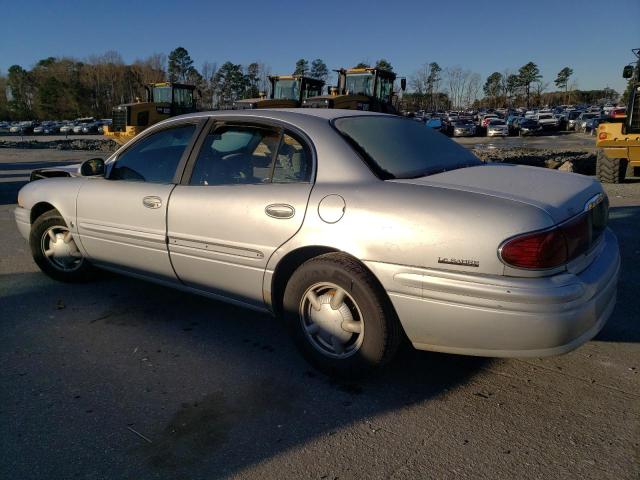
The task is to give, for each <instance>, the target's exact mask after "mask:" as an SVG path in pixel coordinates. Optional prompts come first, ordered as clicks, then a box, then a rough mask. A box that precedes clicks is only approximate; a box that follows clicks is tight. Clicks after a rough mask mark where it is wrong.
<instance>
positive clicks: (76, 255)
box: [29, 210, 93, 282]
mask: <svg viewBox="0 0 640 480" xmlns="http://www.w3.org/2000/svg"><path fill="white" fill-rule="evenodd" d="M29 243H30V246H31V254H32V256H33V259H34V260H35V262H36V264H37V265H38V267H40V270H42V271H43V272H44V273H46V274H47V275H49V276H50V277H51V278H54V279H55V280H60V281H62V282H82V281H86V280H88V279H90V277H91V276H92V274H93V267H92V266H91V264H90V263H89V262H88V261H87V260H86V259H85V258H84V257H83V256H82V253H81V252H80V250H79V249H78V246H77V245H76V242H75V240H74V239H73V235H72V234H71V231H70V230H69V227H68V226H67V224H66V222H65V221H64V218H62V216H61V215H60V213H58V212H57V211H55V210H51V211H48V212H46V213H44V214H42V215H41V216H40V217H38V218H37V219H36V220H35V221H34V222H33V225H31V234H30V237H29Z"/></svg>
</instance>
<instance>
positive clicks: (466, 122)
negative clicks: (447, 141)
mask: <svg viewBox="0 0 640 480" xmlns="http://www.w3.org/2000/svg"><path fill="white" fill-rule="evenodd" d="M451 134H452V135H453V136H454V137H473V136H474V135H475V134H476V126H475V125H474V123H473V121H472V120H470V119H459V120H457V121H455V122H453V125H452V132H451Z"/></svg>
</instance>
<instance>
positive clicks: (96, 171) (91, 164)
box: [80, 158, 104, 177]
mask: <svg viewBox="0 0 640 480" xmlns="http://www.w3.org/2000/svg"><path fill="white" fill-rule="evenodd" d="M80 174H81V175H82V176H83V177H97V176H104V160H103V159H102V158H90V159H89V160H85V161H84V162H83V163H82V165H81V166H80Z"/></svg>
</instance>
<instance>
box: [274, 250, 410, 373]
mask: <svg viewBox="0 0 640 480" xmlns="http://www.w3.org/2000/svg"><path fill="white" fill-rule="evenodd" d="M283 313H284V318H285V321H286V323H287V325H288V327H289V329H290V331H291V333H292V335H293V338H294V340H295V342H296V345H297V346H298V348H299V349H300V350H301V351H302V353H303V355H304V356H305V357H306V358H307V360H309V361H310V362H311V363H312V364H313V365H314V366H316V367H317V368H318V369H320V370H322V371H324V372H326V373H328V374H331V375H332V374H335V375H339V376H344V377H355V376H359V375H362V374H363V373H365V372H367V371H369V370H371V369H373V368H374V367H378V366H380V365H383V364H384V363H386V362H388V361H389V360H390V359H391V358H392V357H393V355H394V354H395V352H396V350H397V348H398V345H399V344H400V339H401V327H400V323H399V321H398V319H397V317H396V315H395V312H394V311H393V308H392V306H391V304H390V301H389V299H388V297H387V296H386V293H385V292H384V290H383V289H382V287H381V286H380V285H379V284H378V283H377V281H376V280H375V279H374V278H373V277H372V275H371V274H370V273H369V272H368V271H367V270H366V269H365V268H364V267H363V266H362V265H361V264H360V263H359V262H357V261H356V260H355V259H353V258H351V257H349V256H348V255H345V254H342V253H331V254H326V255H322V256H319V257H316V258H313V259H311V260H309V261H307V262H305V263H304V264H303V265H301V266H300V267H299V268H298V269H297V270H296V271H295V272H294V274H293V275H292V276H291V278H290V280H289V282H288V283H287V287H286V289H285V293H284V299H283Z"/></svg>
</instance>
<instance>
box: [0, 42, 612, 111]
mask: <svg viewBox="0 0 640 480" xmlns="http://www.w3.org/2000/svg"><path fill="white" fill-rule="evenodd" d="M370 65H375V66H376V67H378V68H385V69H388V70H393V67H392V65H391V64H390V63H389V62H388V61H387V60H385V59H380V60H378V61H377V62H375V63H373V62H369V61H362V62H360V63H358V64H357V65H356V67H368V66H370ZM277 73H295V74H303V75H309V76H311V77H314V78H319V79H322V80H325V81H327V80H328V79H329V77H330V74H329V69H328V68H327V65H326V64H325V63H324V61H323V60H322V59H319V58H318V59H315V60H313V61H311V62H309V61H308V60H306V59H299V60H298V61H297V62H296V63H295V66H294V67H293V68H292V71H291V72H277ZM270 74H271V68H270V67H269V65H267V64H265V63H260V62H253V63H250V64H249V65H246V66H245V65H241V64H235V63H233V62H225V63H223V64H222V65H220V66H218V64H217V63H215V62H204V63H203V64H202V65H201V67H200V69H199V70H198V69H197V68H196V67H195V66H194V62H193V60H192V59H191V57H190V55H189V52H188V51H187V50H186V49H184V48H182V47H178V48H176V49H175V50H173V51H172V52H171V53H169V55H168V56H167V55H164V54H154V55H151V56H149V57H147V58H144V59H140V60H136V61H135V62H133V63H132V64H129V65H128V64H125V62H124V61H123V59H122V57H121V56H120V54H119V53H117V52H107V53H105V54H104V55H93V56H90V57H88V58H87V59H85V60H84V61H79V60H77V59H73V58H66V57H63V58H54V57H50V58H46V59H44V60H40V61H39V62H38V63H37V64H36V65H35V66H33V67H32V68H31V69H30V70H26V69H25V68H23V67H21V66H20V65H13V66H11V67H10V68H9V70H8V72H7V74H6V75H2V74H0V120H4V119H8V120H32V119H40V120H42V119H70V118H77V117H82V116H93V117H98V118H105V117H110V116H111V109H112V108H113V106H115V105H118V104H121V103H128V102H133V101H136V100H138V99H140V100H144V99H145V95H146V93H145V89H144V85H145V84H147V83H151V82H161V81H167V80H168V81H177V82H183V83H189V84H193V85H195V86H196V87H197V89H198V92H199V95H197V99H198V108H200V109H218V108H229V107H230V106H231V105H232V104H233V102H234V101H235V100H238V99H241V98H254V97H257V96H259V95H260V94H261V93H264V94H267V95H268V94H269V88H270V85H269V81H268V76H269V75H270ZM572 76H573V70H572V69H571V68H569V67H565V68H563V69H562V70H561V71H560V72H558V74H557V76H556V78H555V80H554V82H553V83H554V84H555V86H556V88H557V90H554V91H550V89H549V82H545V81H544V79H543V78H542V75H541V74H540V70H539V68H538V66H537V65H536V64H535V63H533V62H528V63H526V64H525V65H523V66H522V67H520V68H519V69H518V70H517V71H509V70H506V71H504V72H493V73H492V74H491V75H489V76H488V77H487V78H486V79H485V81H484V83H483V82H482V78H481V76H480V74H478V73H475V72H472V71H470V70H466V69H464V68H462V67H460V66H453V67H444V68H443V67H441V66H440V65H439V64H438V63H437V62H431V63H427V64H425V65H423V66H422V67H421V68H420V69H418V70H417V71H416V72H415V73H414V74H413V75H412V76H411V77H410V78H409V87H410V90H409V91H407V92H404V93H400V92H398V91H397V90H396V92H397V93H398V99H399V103H400V108H402V109H405V110H409V111H411V110H444V109H463V108H478V107H481V106H482V107H494V108H497V107H522V106H526V107H534V106H543V105H559V104H568V103H602V102H605V101H614V102H615V101H616V100H617V99H618V97H619V95H618V93H617V92H615V91H614V90H611V89H602V90H590V91H583V90H578V89H577V88H576V85H577V84H576V82H575V81H572ZM396 87H397V86H396Z"/></svg>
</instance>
